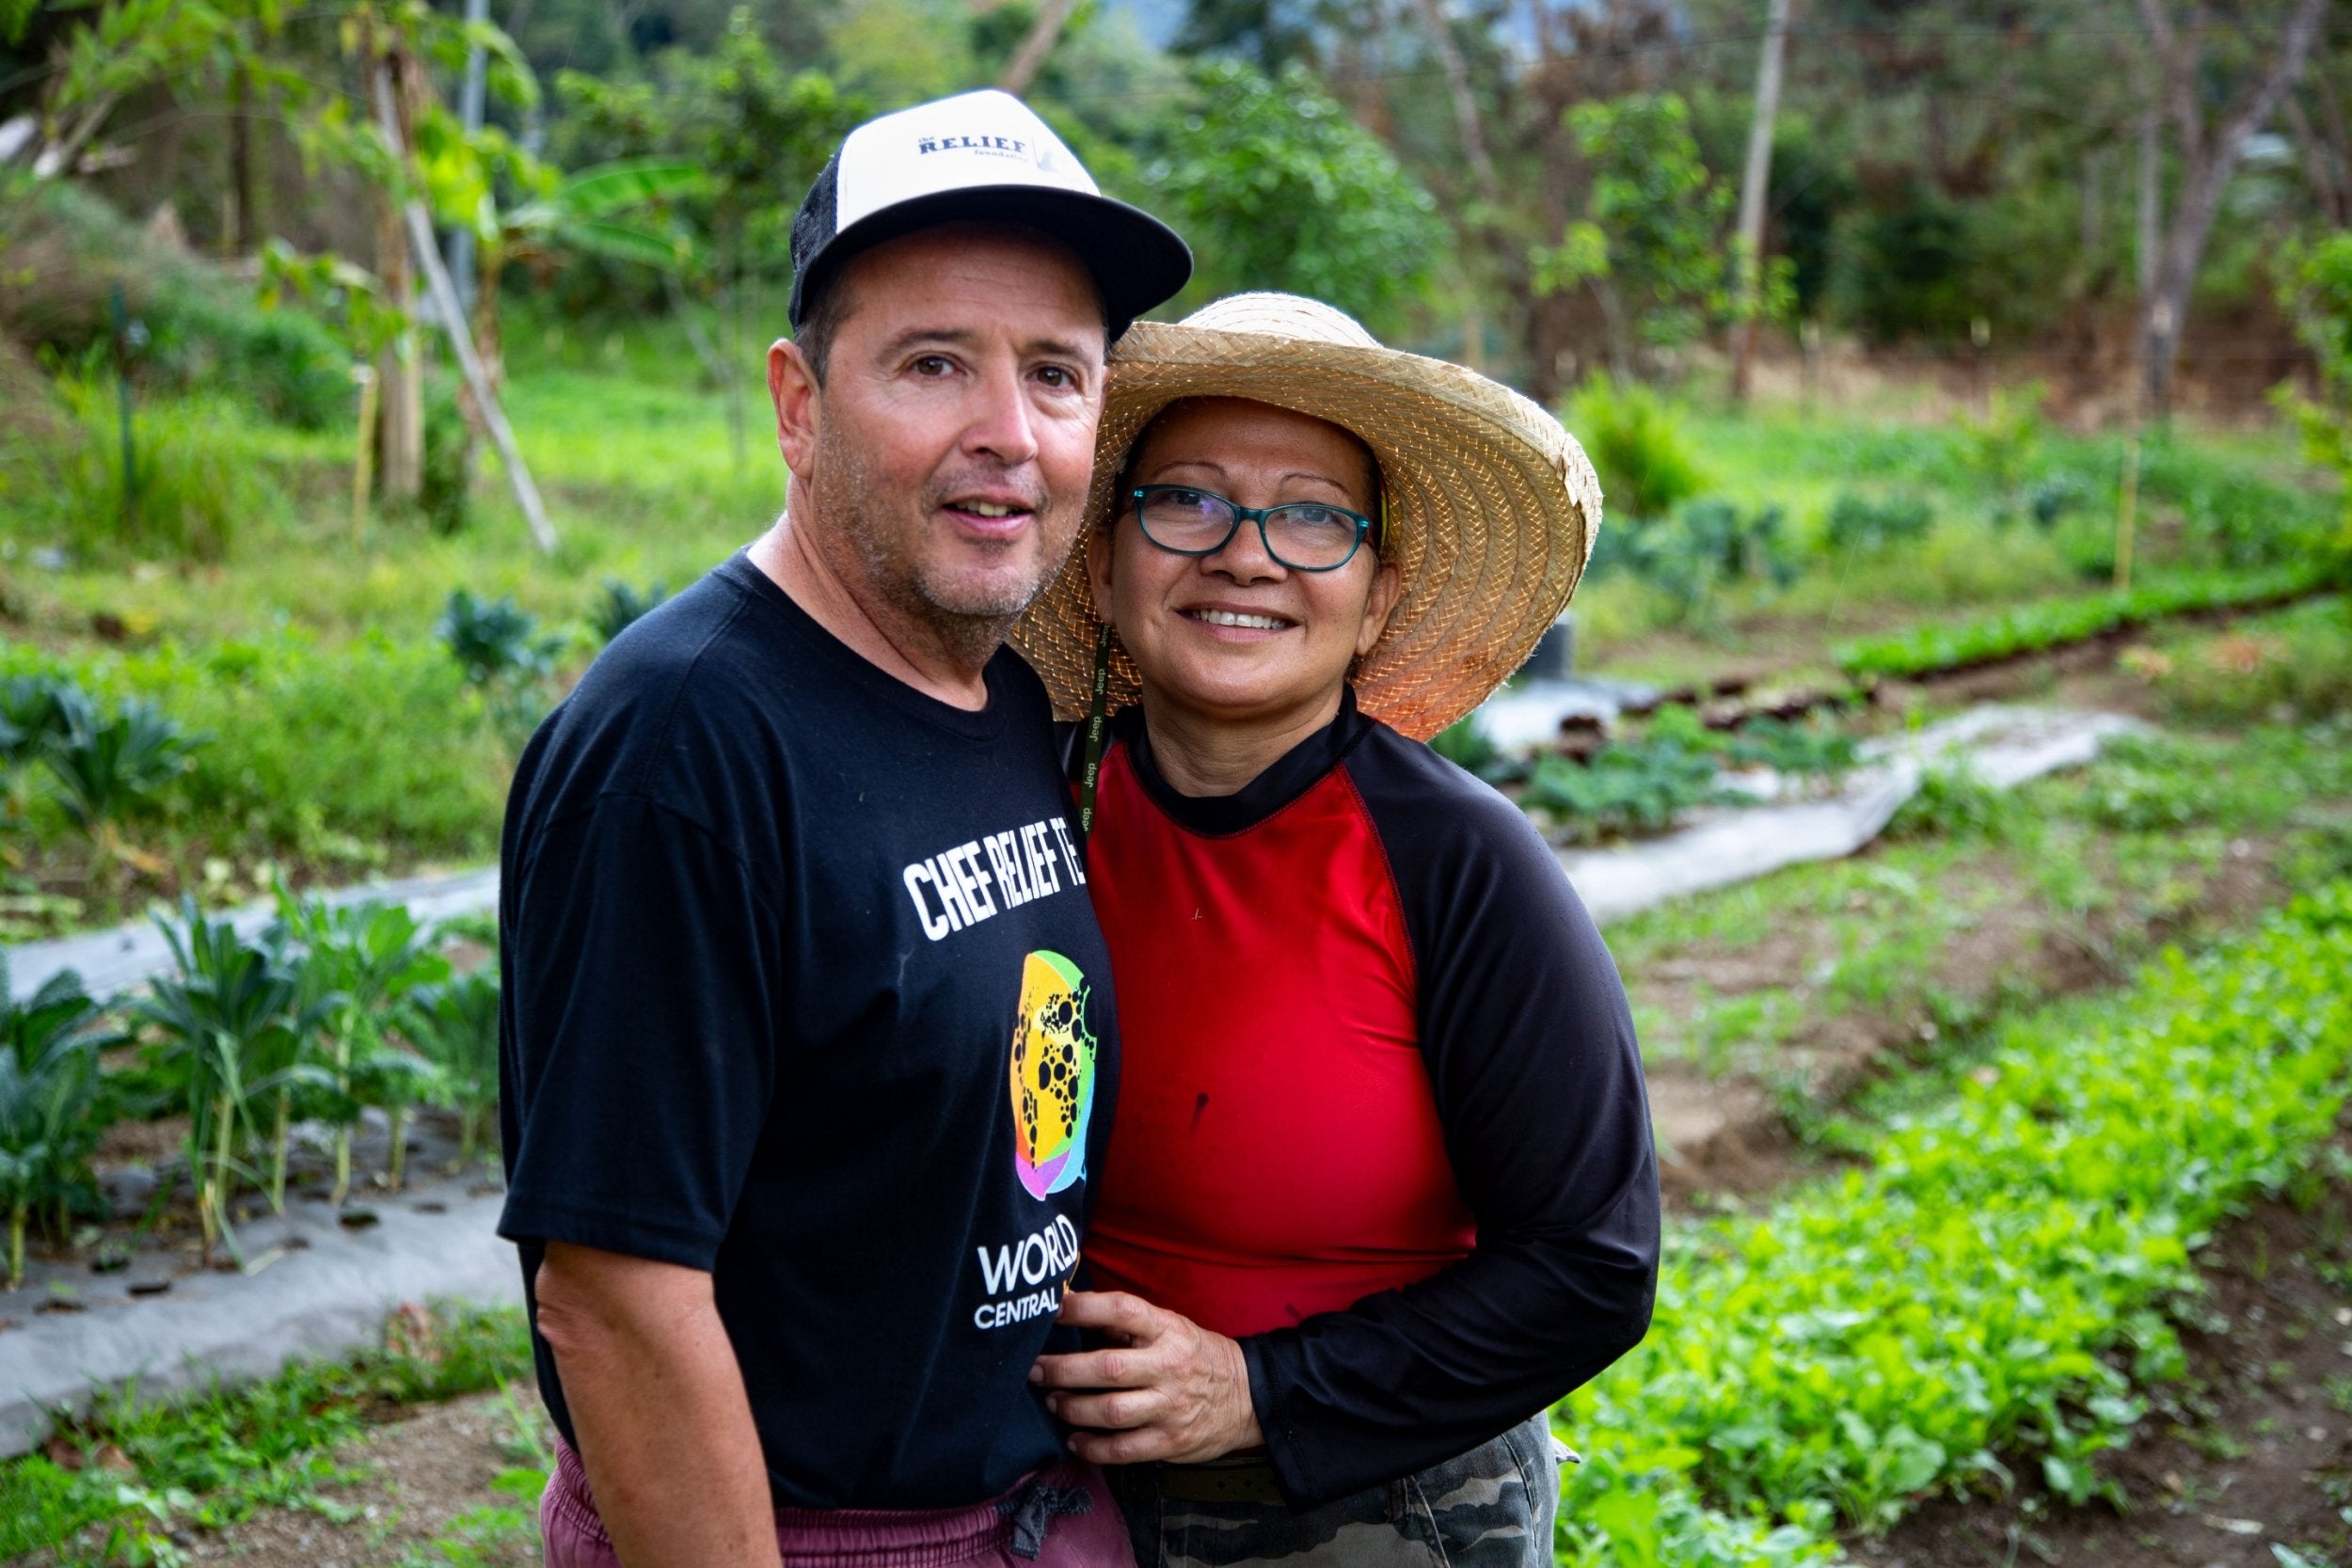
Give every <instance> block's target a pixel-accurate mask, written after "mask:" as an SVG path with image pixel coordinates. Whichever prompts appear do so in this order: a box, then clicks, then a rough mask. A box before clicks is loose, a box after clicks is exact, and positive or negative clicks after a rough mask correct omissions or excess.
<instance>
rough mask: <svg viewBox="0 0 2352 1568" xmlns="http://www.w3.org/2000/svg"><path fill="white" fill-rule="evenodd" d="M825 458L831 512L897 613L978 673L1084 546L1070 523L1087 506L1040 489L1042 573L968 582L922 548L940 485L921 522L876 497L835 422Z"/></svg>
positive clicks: (823, 431) (823, 427)
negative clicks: (897, 514) (1075, 549)
mask: <svg viewBox="0 0 2352 1568" xmlns="http://www.w3.org/2000/svg"><path fill="white" fill-rule="evenodd" d="M817 459H818V467H819V469H820V471H821V472H823V473H824V474H825V475H826V486H825V487H826V489H827V491H828V492H830V495H829V499H830V501H831V503H832V504H831V505H830V506H829V507H828V508H827V510H828V511H829V512H830V513H831V514H832V520H833V522H834V526H835V527H837V528H838V529H839V531H840V533H841V536H842V537H843V538H844V539H846V540H847V541H848V543H849V545H850V548H851V549H852V550H854V551H855V552H856V554H857V558H858V562H859V564H860V565H861V566H862V567H863V568H864V571H865V576H866V581H867V583H868V584H869V585H871V587H872V588H873V590H874V592H875V593H877V594H880V595H881V597H882V600H883V602H884V603H886V604H887V605H888V606H889V607H890V608H891V609H892V610H896V611H898V614H899V615H901V616H903V617H905V618H907V619H908V620H911V621H913V622H914V623H915V624H916V625H918V626H922V627H923V628H924V629H925V630H926V631H927V632H928V633H929V634H930V636H931V637H932V638H933V639H934V640H935V641H937V643H938V645H939V647H940V649H941V651H942V652H944V653H946V654H947V655H948V656H949V657H952V658H954V659H955V660H956V661H957V662H959V663H961V664H964V665H966V666H968V667H970V668H973V669H978V668H979V667H981V666H982V665H985V664H986V663H987V662H988V661H989V659H990V658H992V657H994V655H995V653H996V650H997V649H998V648H999V647H1001V646H1003V645H1004V641H1005V639H1006V637H1007V636H1008V635H1009V634H1010V632H1011V630H1012V626H1013V623H1014V622H1016V621H1018V620H1019V619H1020V618H1021V612H1022V611H1023V610H1026V609H1028V608H1029V605H1030V604H1031V602H1032V601H1034V600H1035V599H1036V598H1037V596H1038V595H1039V594H1041V593H1043V592H1044V591H1045V586H1046V584H1048V583H1050V582H1052V581H1053V580H1054V578H1055V576H1056V575H1057V573H1059V571H1060V570H1061V566H1062V562H1063V561H1064V560H1065V559H1066V558H1067V557H1068V555H1069V553H1070V546H1071V545H1073V544H1074V543H1075V542H1076V537H1077V524H1076V519H1075V518H1074V517H1072V518H1068V520H1067V526H1065V516H1066V515H1067V514H1070V513H1072V512H1074V511H1075V510H1076V508H1077V507H1078V505H1079V504H1080V503H1079V502H1078V501H1077V500H1075V499H1071V498H1066V497H1059V496H1048V495H1045V494H1044V487H1043V486H1042V485H1038V486H1036V487H1035V490H1036V492H1037V493H1036V495H1035V496H1034V497H1033V498H1032V499H1036V500H1039V501H1040V502H1041V504H1040V505H1039V506H1038V507H1037V510H1036V512H1035V514H1034V515H1035V519H1036V520H1035V523H1034V525H1033V526H1034V527H1036V528H1037V530H1038V531H1039V538H1040V540H1041V542H1042V543H1043V545H1044V548H1043V549H1042V550H1041V552H1040V554H1039V557H1038V562H1037V570H1036V571H1035V572H1034V573H1031V574H1027V575H1025V577H1024V578H1020V579H1016V580H1012V581H1007V580H1004V579H1003V578H1001V577H999V576H997V575H995V574H991V576H990V579H989V580H987V581H984V582H981V583H974V584H965V583H960V582H958V581H956V580H954V578H953V577H952V575H951V574H949V573H946V572H944V571H941V570H939V569H938V568H937V567H936V566H935V565H934V564H933V562H931V561H930V560H929V559H928V558H927V557H926V555H925V554H924V552H923V549H922V547H921V543H922V541H921V534H922V528H923V525H922V522H921V520H920V519H922V518H926V517H928V516H930V513H931V511H932V509H933V507H934V505H935V504H937V503H938V502H940V501H944V500H945V499H946V496H945V495H944V494H943V495H934V494H932V490H933V489H935V488H936V486H927V487H926V490H925V493H924V494H923V495H922V496H921V497H919V498H918V500H917V505H916V508H915V511H914V517H913V519H908V518H903V517H902V518H898V519H893V518H892V516H891V515H890V502H889V499H888V498H887V497H880V496H877V494H876V487H875V485H874V483H873V477H872V470H871V467H869V465H868V464H867V463H866V459H865V456H864V452H863V449H862V448H861V447H860V446H859V445H858V444H857V443H855V442H853V441H851V440H849V439H847V438H846V437H845V436H843V435H842V433H841V431H840V430H839V428H838V427H837V426H835V425H834V423H833V422H832V421H831V420H823V421H820V422H819V424H818V431H817ZM910 524H911V527H912V533H911V534H910V531H909V529H910Z"/></svg>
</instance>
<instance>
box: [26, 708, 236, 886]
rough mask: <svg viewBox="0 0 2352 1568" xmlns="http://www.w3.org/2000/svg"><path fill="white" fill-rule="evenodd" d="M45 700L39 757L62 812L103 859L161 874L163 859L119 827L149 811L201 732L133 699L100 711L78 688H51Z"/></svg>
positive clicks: (188, 762)
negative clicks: (50, 714)
mask: <svg viewBox="0 0 2352 1568" xmlns="http://www.w3.org/2000/svg"><path fill="white" fill-rule="evenodd" d="M51 705H52V706H53V707H54V709H55V711H56V715H57V720H58V722H57V726H56V729H55V730H54V731H53V732H52V733H51V734H49V735H48V736H45V737H44V740H43V744H42V751H41V759H42V760H43V761H44V762H46V763H47V764H48V766H49V771H50V774H51V775H52V777H53V778H54V780H55V781H56V790H57V799H58V803H59V804H60V805H62V806H63V807H64V808H65V813H66V816H67V817H68V818H69V819H71V820H72V823H73V825H74V827H76V828H77V829H79V830H80V831H81V832H84V833H87V834H88V835H89V838H90V842H91V844H92V846H93V847H95V849H96V850H97V851H98V853H99V854H100V855H101V856H102V857H103V861H105V862H118V863H127V864H131V865H135V866H137V867H138V868H139V869H140V870H143V871H146V872H149V873H151V874H152V873H156V872H160V871H161V870H162V869H163V866H162V863H161V862H159V861H157V860H156V859H155V858H154V857H153V856H151V855H149V854H147V853H145V852H144V851H142V850H140V849H138V848H136V847H134V846H133V845H132V844H131V843H130V842H129V840H127V839H126V838H125V837H124V836H123V832H122V830H123V827H124V824H125V823H127V822H128V821H129V820H130V819H131V818H133V817H135V816H142V815H145V814H146V813H148V812H150V811H151V810H153V809H154V807H155V805H156V803H157V798H158V797H159V796H160V795H161V794H162V792H163V790H164V788H165V787H166V786H167V785H168V784H171V783H173V782H174V781H176V780H178V779H180V778H181V777H183V775H185V774H186V773H187V771H188V770H189V768H190V767H191V766H192V763H193V758H194V753H195V752H196V749H197V748H198V747H199V746H200V745H202V744H203V743H204V737H203V736H192V735H189V734H188V733H187V732H186V731H185V730H183V729H182V728H181V726H180V725H179V724H178V723H177V722H175V721H172V720H171V719H168V718H167V717H165V715H164V714H163V713H162V712H161V711H160V710H159V709H157V708H155V707H154V706H153V705H151V704H148V703H143V702H138V701H136V700H133V701H130V702H126V703H123V704H122V705H119V707H117V708H116V709H115V711H114V712H112V713H111V714H109V713H106V712H103V710H102V709H101V708H100V707H99V705H97V704H96V703H95V702H93V701H91V700H90V698H89V697H88V695H87V693H85V692H84V691H82V689H80V688H78V687H72V686H60V687H57V688H56V689H53V691H52V692H51ZM102 863H103V862H102Z"/></svg>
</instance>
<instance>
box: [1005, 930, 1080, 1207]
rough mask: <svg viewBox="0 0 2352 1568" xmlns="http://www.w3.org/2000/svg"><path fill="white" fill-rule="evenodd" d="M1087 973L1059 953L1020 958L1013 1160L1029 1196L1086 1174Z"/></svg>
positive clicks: (1049, 1191)
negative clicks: (1019, 1005)
mask: <svg viewBox="0 0 2352 1568" xmlns="http://www.w3.org/2000/svg"><path fill="white" fill-rule="evenodd" d="M1087 990H1088V987H1087V979H1086V975H1085V974H1081V973H1080V972H1079V969H1078V966H1077V965H1076V964H1073V963H1072V962H1071V961H1070V960H1069V959H1068V958H1063V957H1062V956H1061V955H1060V954H1059V953H1048V952H1044V951H1042V950H1041V951H1039V952H1035V953H1032V954H1030V955H1029V956H1028V957H1027V958H1024V959H1023V960H1022V964H1021V1014H1020V1017H1019V1018H1018V1019H1017V1020H1015V1021H1014V1023H1013V1026H1012V1133H1013V1149H1012V1167H1013V1171H1014V1173H1015V1174H1016V1175H1018V1176H1019V1177H1020V1178H1021V1185H1022V1186H1024V1187H1025V1188H1027V1189H1028V1192H1029V1196H1031V1197H1044V1196H1048V1195H1049V1194H1053V1193H1057V1192H1060V1191H1061V1190H1062V1189H1063V1188H1065V1187H1067V1186H1069V1185H1070V1184H1071V1183H1073V1182H1074V1181H1076V1180H1079V1179H1080V1178H1081V1177H1083V1176H1085V1175H1086V1157H1087V1125H1088V1123H1089V1122H1090V1121H1092V1120H1093V1119H1094V1037H1093V1036H1092V1035H1091V1034H1089V1033H1088V1032H1087V1022H1086V1014H1087Z"/></svg>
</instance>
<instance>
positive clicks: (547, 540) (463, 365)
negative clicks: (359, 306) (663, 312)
mask: <svg viewBox="0 0 2352 1568" xmlns="http://www.w3.org/2000/svg"><path fill="white" fill-rule="evenodd" d="M409 67H410V69H411V70H414V69H415V63H414V62H413V61H410V62H409ZM375 107H376V126H377V129H379V130H380V131H382V132H383V134H384V137H385V141H386V143H387V144H388V145H389V147H390V149H391V150H392V152H393V154H394V155H395V156H397V157H398V158H399V159H400V161H401V163H402V165H403V166H404V167H405V166H408V165H409V162H410V159H409V147H410V144H409V142H408V140H407V139H406V135H405V132H404V131H403V129H402V127H401V124H400V122H399V120H398V119H397V117H396V116H395V114H394V109H393V94H392V73H391V70H390V67H389V63H388V62H386V61H382V60H379V61H378V62H377V64H376V70H375ZM400 215H401V218H402V221H403V223H404V225H405V228H406V229H407V230H408V245H409V252H410V255H411V257H412V258H413V259H414V260H415V261H416V263H417V267H418V270H419V271H421V272H422V273H423V274H424V282H425V286H426V288H427V289H429V290H430V291H431V294H432V299H433V309H434V313H435V314H436V315H437V316H438V317H439V318H440V320H441V325H442V326H443V328H444V330H445V332H446V334H447V336H448V339H449V346H450V349H451V351H452V352H453V354H455V355H456V356H457V369H458V373H459V374H461V375H463V376H464V377H465V380H466V387H467V388H468V389H469V391H470V392H471V393H472V394H473V401H474V407H475V410H476V412H477V413H478V414H479V415H480V417H481V420H482V423H483V426H484V431H485V434H486V435H487V436H489V437H490V444H491V445H492V446H493V447H495V448H497V449H498V454H499V461H500V463H501V465H503V466H504V467H505V469H506V479H507V483H509V484H510V485H512V486H513V488H514V491H515V504H516V505H517V506H518V507H520V508H521V509H522V514H523V520H524V521H525V522H526V523H528V524H530V525H531V534H532V538H533V539H534V540H536V541H537V542H538V545H539V548H540V549H541V550H542V551H544V552H546V553H548V554H550V555H552V554H553V553H554V552H555V530H554V528H553V527H552V526H551V525H550V524H549V523H548V513H547V506H546V504H545V503H544V502H543V501H541V500H540V499H539V487H538V485H536V484H534V483H532V478H531V470H530V468H529V467H526V466H525V465H524V463H523V454H522V451H521V449H520V448H519V447H517V446H516V444H515V433H514V431H513V430H512V429H511V428H510V427H509V426H508V425H507V422H506V413H505V410H504V409H503V408H501V406H500V405H499V400H498V398H497V396H496V394H495V393H493V392H492V390H491V388H490V385H489V382H488V379H487V378H486V376H485V374H484V372H483V369H482V360H481V357H480V356H478V355H476V354H475V353H474V351H473V339H472V336H471V334H470V332H469V328H468V326H467V325H466V314H465V312H464V311H463V310H461V309H458V306H457V291H456V290H455V289H453V288H452V287H451V286H450V281H449V269H448V268H447V267H445V266H443V265H442V264H441V252H440V250H439V248H438V247H437V245H435V244H434V243H433V218H432V215H431V214H429V213H427V212H426V211H425V206H424V203H423V202H422V201H421V200H418V199H415V198H410V199H409V200H407V201H405V202H403V203H401V208H400Z"/></svg>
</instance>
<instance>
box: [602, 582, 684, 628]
mask: <svg viewBox="0 0 2352 1568" xmlns="http://www.w3.org/2000/svg"><path fill="white" fill-rule="evenodd" d="M669 596H670V587H669V584H667V583H663V582H656V583H651V584H648V585H647V586H646V587H644V588H642V589H641V588H639V587H637V586H636V585H634V584H633V583H628V582H624V581H623V580H621V579H620V578H605V579H604V585H603V590H602V592H601V593H600V594H598V595H597V598H596V609H595V610H592V611H590V613H589V623H590V625H592V626H595V627H596V636H597V637H598V638H599V639H600V640H601V641H606V642H610V641H612V640H613V639H614V638H616V637H618V636H620V635H621V633H623V632H625V631H627V630H628V628H629V627H630V626H635V625H636V624H637V623H638V622H639V621H641V620H643V619H644V616H645V614H646V613H647V612H648V611H649V610H652V609H653V608H654V607H655V606H656V605H659V604H660V603H661V602H662V601H663V600H664V599H667V598H668V597H669Z"/></svg>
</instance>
